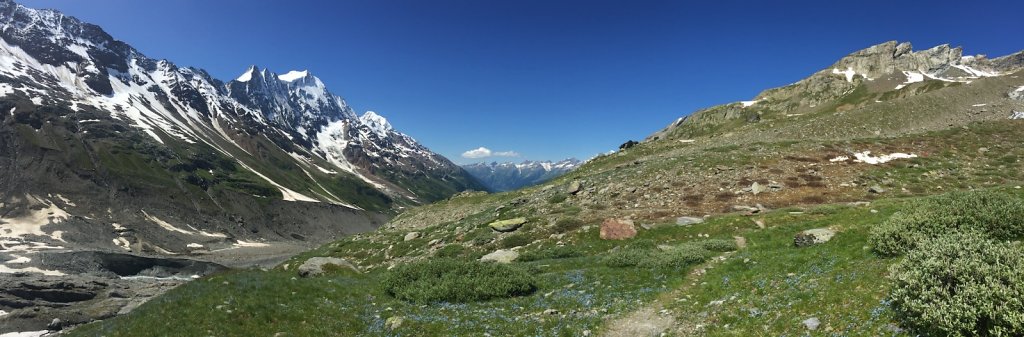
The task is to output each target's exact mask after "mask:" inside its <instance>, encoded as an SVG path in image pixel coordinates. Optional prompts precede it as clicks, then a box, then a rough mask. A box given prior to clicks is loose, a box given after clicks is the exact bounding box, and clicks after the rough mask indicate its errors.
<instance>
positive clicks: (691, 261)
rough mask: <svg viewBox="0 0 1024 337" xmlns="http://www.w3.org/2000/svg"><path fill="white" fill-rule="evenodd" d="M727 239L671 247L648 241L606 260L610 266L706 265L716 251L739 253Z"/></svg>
mask: <svg viewBox="0 0 1024 337" xmlns="http://www.w3.org/2000/svg"><path fill="white" fill-rule="evenodd" d="M726 241H727V240H706V241H697V242H687V243H684V244H680V245H676V246H671V247H651V246H652V245H649V244H647V243H646V242H645V241H639V242H637V244H634V245H630V246H624V247H621V248H619V249H617V250H614V251H612V252H610V253H609V254H608V255H607V256H605V258H604V263H605V265H607V266H609V267H617V268H621V267H640V268H660V269H677V268H683V267H687V266H692V265H695V264H700V263H703V262H704V261H707V260H708V259H711V258H712V257H714V256H715V255H718V253H716V252H725V251H733V250H736V244H735V243H731V242H730V243H726Z"/></svg>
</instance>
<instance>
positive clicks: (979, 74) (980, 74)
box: [952, 64, 999, 77]
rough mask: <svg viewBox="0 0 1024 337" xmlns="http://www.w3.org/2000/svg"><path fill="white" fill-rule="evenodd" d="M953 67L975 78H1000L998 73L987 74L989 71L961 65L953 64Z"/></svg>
mask: <svg viewBox="0 0 1024 337" xmlns="http://www.w3.org/2000/svg"><path fill="white" fill-rule="evenodd" d="M952 66H953V68H957V69H960V70H963V71H964V72H966V73H968V74H971V76H974V77H993V76H999V74H998V73H991V72H987V71H983V70H978V69H974V68H971V67H970V66H965V65H960V64H953V65H952Z"/></svg>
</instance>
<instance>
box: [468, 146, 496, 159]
mask: <svg viewBox="0 0 1024 337" xmlns="http://www.w3.org/2000/svg"><path fill="white" fill-rule="evenodd" d="M490 156H491V149H488V148H486V147H483V146H481V147H480V148H477V149H473V150H469V151H466V152H463V153H462V158H469V159H477V158H487V157H490Z"/></svg>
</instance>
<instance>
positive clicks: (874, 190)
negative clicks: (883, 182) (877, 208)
mask: <svg viewBox="0 0 1024 337" xmlns="http://www.w3.org/2000/svg"><path fill="white" fill-rule="evenodd" d="M868 193H875V194H882V193H885V189H884V188H882V186H878V185H873V186H871V187H870V188H868Z"/></svg>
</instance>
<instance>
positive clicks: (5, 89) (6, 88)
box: [0, 83, 14, 115]
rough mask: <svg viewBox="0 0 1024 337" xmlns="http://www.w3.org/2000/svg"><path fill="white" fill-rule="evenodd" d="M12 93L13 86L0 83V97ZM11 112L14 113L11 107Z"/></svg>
mask: <svg viewBox="0 0 1024 337" xmlns="http://www.w3.org/2000/svg"><path fill="white" fill-rule="evenodd" d="M13 93H14V87H12V86H11V85H10V84H7V83H0V97H2V96H7V95H10V94H13ZM11 114H12V115H13V114H14V109H11Z"/></svg>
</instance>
